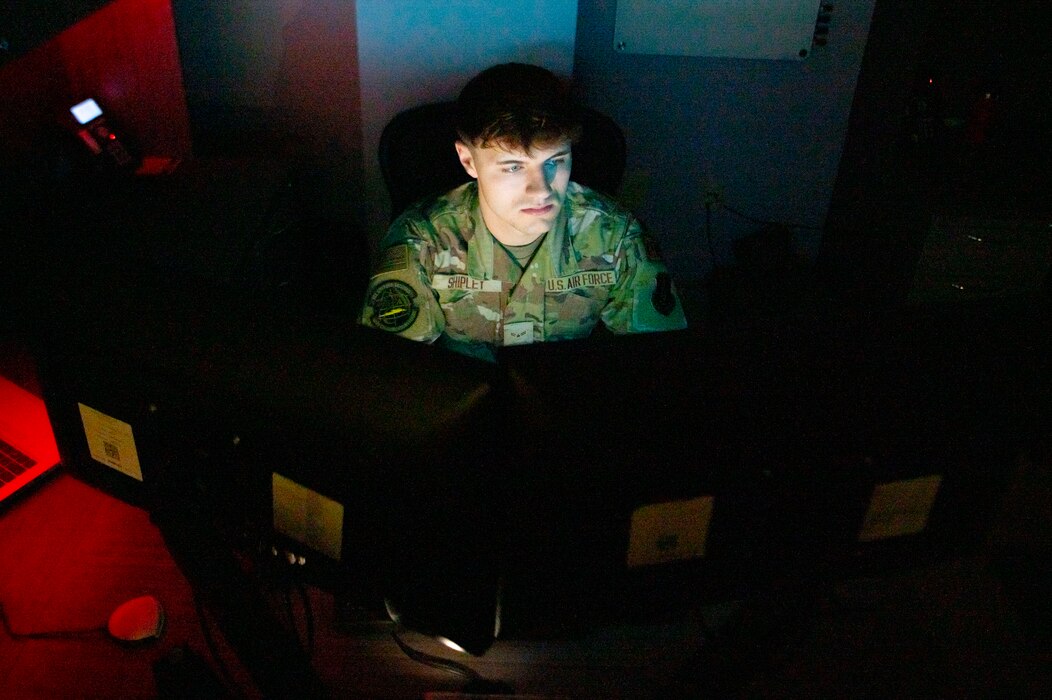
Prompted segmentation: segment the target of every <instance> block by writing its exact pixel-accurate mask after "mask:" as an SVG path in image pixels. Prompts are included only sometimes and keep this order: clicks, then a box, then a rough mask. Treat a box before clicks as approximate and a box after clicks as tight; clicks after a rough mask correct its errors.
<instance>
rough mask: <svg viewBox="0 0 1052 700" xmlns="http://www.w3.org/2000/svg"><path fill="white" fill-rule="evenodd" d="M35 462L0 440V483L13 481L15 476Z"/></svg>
mask: <svg viewBox="0 0 1052 700" xmlns="http://www.w3.org/2000/svg"><path fill="white" fill-rule="evenodd" d="M34 464H36V460H34V459H32V458H31V457H28V456H26V455H24V454H23V453H21V452H19V451H18V450H16V449H15V448H14V447H12V446H11V445H9V444H7V442H5V441H4V440H0V485H2V484H6V483H8V482H9V481H13V480H14V479H15V477H16V476H18V475H19V474H21V473H22V472H24V471H26V470H27V469H29V468H30V467H32V466H33V465H34Z"/></svg>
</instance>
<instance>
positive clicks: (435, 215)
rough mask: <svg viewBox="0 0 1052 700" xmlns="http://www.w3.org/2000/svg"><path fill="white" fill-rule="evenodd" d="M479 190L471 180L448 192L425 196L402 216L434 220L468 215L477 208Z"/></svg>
mask: <svg viewBox="0 0 1052 700" xmlns="http://www.w3.org/2000/svg"><path fill="white" fill-rule="evenodd" d="M477 192H478V185H477V183H476V182H475V181H474V180H471V181H469V182H465V183H464V184H463V185H460V186H459V187H455V188H453V189H452V190H450V191H448V192H443V193H442V194H436V195H431V196H430V197H425V198H424V199H422V200H420V201H418V202H416V203H414V204H412V205H411V206H410V207H408V208H407V209H406V211H405V212H404V213H403V214H402V217H409V218H411V219H417V220H423V221H434V220H435V219H439V218H442V217H448V216H461V215H467V214H470V213H472V212H473V211H474V209H475V205H476V202H477V200H478V194H477Z"/></svg>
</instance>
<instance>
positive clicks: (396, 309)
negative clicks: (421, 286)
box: [369, 280, 420, 333]
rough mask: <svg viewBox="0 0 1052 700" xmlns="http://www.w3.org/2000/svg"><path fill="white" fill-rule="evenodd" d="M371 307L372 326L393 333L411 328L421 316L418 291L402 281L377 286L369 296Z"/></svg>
mask: <svg viewBox="0 0 1052 700" xmlns="http://www.w3.org/2000/svg"><path fill="white" fill-rule="evenodd" d="M369 307H370V308H371V309H372V311H373V316H372V324H373V325H374V326H376V327H377V328H380V329H383V330H385V331H391V332H392V333H400V332H402V331H404V330H405V329H406V328H409V327H410V326H411V325H413V322H414V321H416V317H417V316H418V315H419V314H420V307H419V306H417V303H416V291H415V290H414V289H413V288H412V287H410V286H409V285H408V284H406V283H405V282H402V281H401V280H386V281H384V282H381V283H380V284H378V285H376V286H375V287H374V288H373V291H372V292H371V293H370V294H369Z"/></svg>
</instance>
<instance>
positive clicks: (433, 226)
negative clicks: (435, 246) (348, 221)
mask: <svg viewBox="0 0 1052 700" xmlns="http://www.w3.org/2000/svg"><path fill="white" fill-rule="evenodd" d="M476 192H477V190H476V185H475V181H474V180H472V181H471V182H466V183H464V184H463V185H461V186H459V187H457V188H455V189H452V190H450V191H449V192H445V193H442V194H439V195H432V196H430V197H426V198H424V199H422V200H420V201H418V202H416V203H414V204H412V205H410V206H409V207H408V208H406V210H405V211H404V212H402V214H401V215H399V217H398V218H397V219H395V221H394V223H392V224H391V228H390V229H389V231H388V239H391V242H401V240H404V239H406V238H427V239H432V240H433V241H434V242H438V241H439V239H443V238H446V237H449V236H450V235H452V236H453V237H455V238H459V237H462V236H463V235H464V233H465V232H467V231H470V230H471V228H472V226H473V223H472V222H473V219H474V212H475V209H476V201H477V199H478V197H477V194H476Z"/></svg>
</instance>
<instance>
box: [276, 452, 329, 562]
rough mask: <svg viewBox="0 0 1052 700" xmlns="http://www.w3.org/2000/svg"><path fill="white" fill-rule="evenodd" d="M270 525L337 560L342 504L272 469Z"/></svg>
mask: <svg viewBox="0 0 1052 700" xmlns="http://www.w3.org/2000/svg"><path fill="white" fill-rule="evenodd" d="M272 485H273V489H274V491H273V495H274V529H275V530H277V531H278V532H280V533H281V534H283V535H285V536H286V537H291V538H292V539H294V540H296V541H297V542H299V543H300V544H305V545H307V546H308V547H310V548H312V549H314V550H317V551H319V552H321V553H322V554H324V555H326V556H328V557H331V558H332V559H335V560H336V561H339V560H340V554H341V552H342V551H343V505H342V504H340V503H338V502H336V501H334V500H332V499H331V498H327V497H326V496H323V495H321V494H320V493H317V492H316V491H312V490H311V489H309V488H307V487H306V486H302V485H300V484H297V483H296V482H295V481H293V480H292V479H289V478H287V477H284V476H282V475H281V474H278V473H277V472H274V473H273V479H272Z"/></svg>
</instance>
